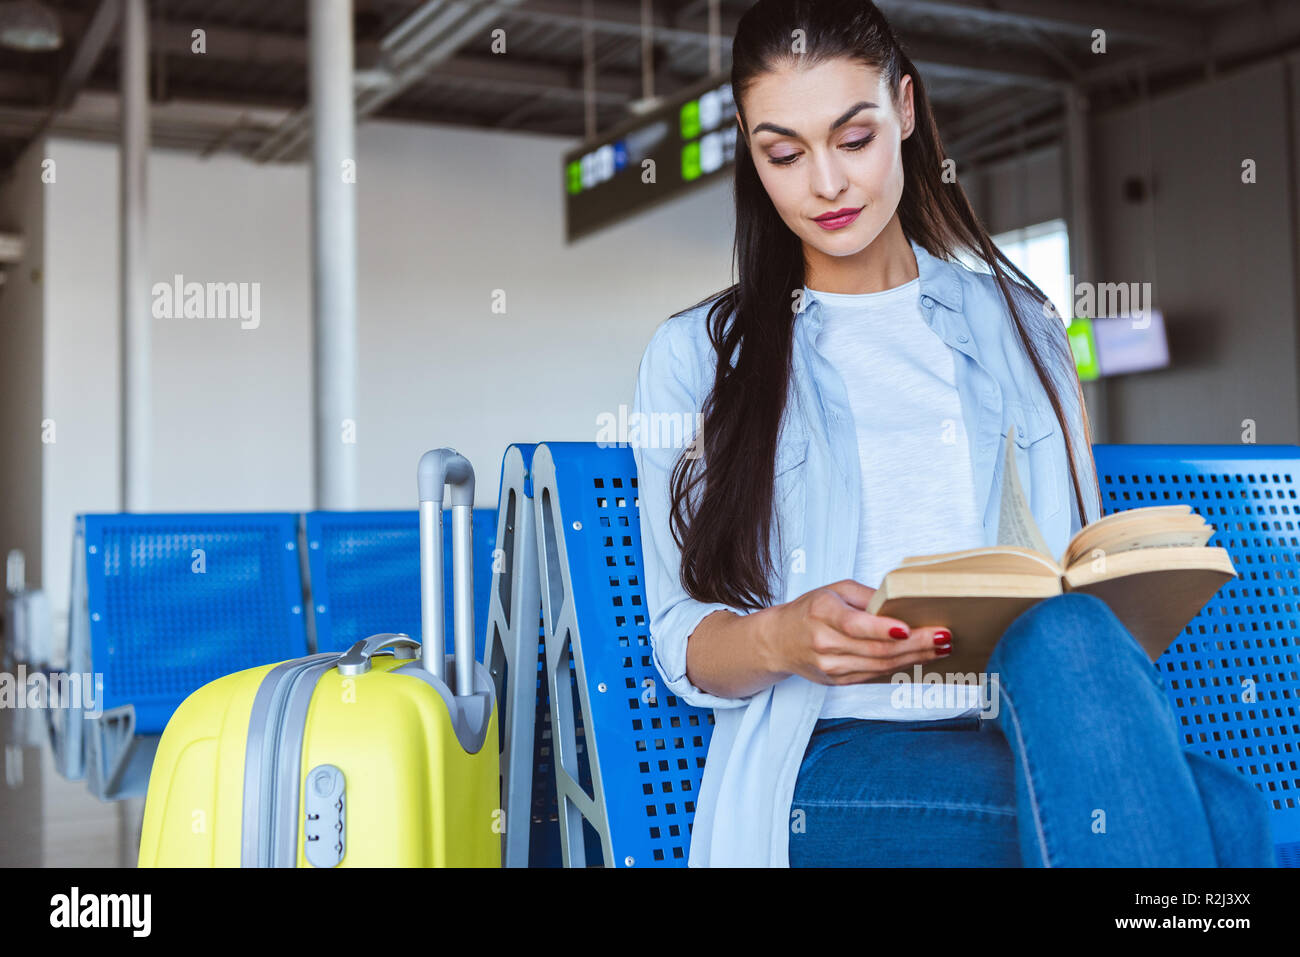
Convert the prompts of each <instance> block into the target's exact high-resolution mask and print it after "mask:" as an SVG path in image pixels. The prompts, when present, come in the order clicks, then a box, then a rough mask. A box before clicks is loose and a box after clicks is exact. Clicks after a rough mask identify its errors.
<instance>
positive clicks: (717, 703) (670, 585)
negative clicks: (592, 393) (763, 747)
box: [631, 319, 750, 708]
mask: <svg viewBox="0 0 1300 957" xmlns="http://www.w3.org/2000/svg"><path fill="white" fill-rule="evenodd" d="M683 333H684V327H683V326H682V325H681V324H680V323H679V322H675V321H674V320H672V319H670V320H668V321H667V322H665V323H663V324H661V325H660V326H659V328H658V329H657V330H656V331H655V334H654V335H653V336H652V337H651V339H650V344H649V345H648V346H647V347H646V350H645V354H644V355H643V356H642V357H641V364H640V367H639V369H638V371H637V385H636V393H635V396H634V397H633V400H632V415H631V421H632V422H633V423H635V425H636V433H635V437H634V439H633V441H632V454H633V457H634V458H635V460H636V471H637V499H638V502H639V520H640V526H641V552H642V572H643V576H644V582H645V592H646V602H647V605H648V610H649V614H650V645H651V649H652V658H653V661H654V664H655V668H657V669H658V671H659V674H660V675H661V676H662V677H663V680H664V684H665V685H666V686H667V688H668V690H669V691H670V692H672V693H673V694H674V695H676V696H677V697H679V698H681V699H682V700H683V701H685V702H686V703H687V704H689V705H694V706H695V707H699V708H739V707H743V706H745V705H747V704H748V703H749V700H750V699H749V697H744V698H727V697H723V696H720V695H715V694H710V693H709V692H707V691H702V690H701V689H700V688H698V687H696V686H695V685H694V684H692V683H691V681H690V679H689V678H687V677H686V642H687V639H689V638H690V636H691V634H692V633H693V632H694V631H695V629H696V627H697V626H698V625H699V623H700V622H701V621H703V620H704V619H705V618H706V617H707V616H709V615H711V614H712V613H713V612H715V611H730V612H734V613H735V614H737V615H743V614H747V612H746V611H745V610H743V609H739V608H733V607H731V606H730V605H727V604H723V603H720V602H702V601H697V600H696V599H694V598H692V597H691V596H690V595H689V594H687V592H686V590H685V588H683V587H682V584H681V551H680V549H679V548H678V547H677V543H676V542H675V541H674V540H673V537H672V531H671V528H670V526H669V520H668V517H669V512H670V508H671V499H670V483H671V479H672V472H673V466H674V464H675V463H676V461H677V459H678V457H679V456H680V455H681V453H682V450H683V449H684V448H685V447H686V446H687V445H689V444H690V441H691V439H692V438H693V436H694V432H695V425H696V421H697V415H698V413H699V411H700V408H701V405H702V402H701V401H700V398H701V397H700V394H699V389H698V386H697V385H696V382H697V381H699V379H700V378H701V377H702V373H703V372H704V371H706V370H703V369H700V368H696V366H697V365H698V363H696V362H694V361H692V360H691V359H689V358H688V356H689V351H690V350H688V349H685V348H683V346H682V344H681V343H680V342H678V341H677V340H678V338H679V337H680V336H681V335H682V334H683Z"/></svg>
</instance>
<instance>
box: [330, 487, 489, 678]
mask: <svg viewBox="0 0 1300 957" xmlns="http://www.w3.org/2000/svg"><path fill="white" fill-rule="evenodd" d="M304 518H305V528H306V542H307V564H308V568H309V573H308V584H309V586H310V592H311V604H310V607H309V611H310V614H311V621H312V624H313V628H312V631H313V633H314V634H315V638H316V646H315V650H316V651H347V650H348V648H350V647H351V646H352V645H353V644H354V643H355V642H358V641H361V640H363V639H365V638H368V637H370V636H371V635H375V634H379V633H381V632H400V633H402V634H406V635H410V636H411V637H412V638H415V639H417V640H419V639H420V633H421V625H420V525H419V513H418V512H417V511H416V510H414V509H412V510H410V511H373V512H365V511H357V512H341V511H340V512H334V511H316V512H308V513H307V514H306V516H305V517H304ZM443 520H444V521H445V522H446V523H447V528H448V529H450V527H451V510H450V509H443ZM496 526H497V511H496V509H493V508H476V509H474V515H473V527H474V629H475V635H474V657H475V658H477V659H478V660H479V661H482V660H483V647H484V642H483V635H484V622H486V621H487V610H488V592H489V590H490V589H491V586H492V552H493V549H494V548H495V547H496ZM451 557H452V553H451V535H450V534H447V535H444V536H443V573H444V579H445V582H446V589H447V590H446V594H447V595H451V594H452V588H451V574H452V561H451ZM452 615H453V609H452V606H451V601H450V599H448V602H447V608H446V636H447V653H448V654H451V653H452V652H453V651H454V650H455V649H454V648H453V647H452V645H453V642H454V640H455V638H454V636H455V629H454V628H453V626H452Z"/></svg>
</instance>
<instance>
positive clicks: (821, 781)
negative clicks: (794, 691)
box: [790, 594, 1276, 867]
mask: <svg viewBox="0 0 1300 957" xmlns="http://www.w3.org/2000/svg"><path fill="white" fill-rule="evenodd" d="M954 640H955V641H961V635H960V634H959V633H958V634H954ZM941 668H942V659H936V660H935V661H933V662H931V663H930V664H928V665H927V666H925V667H924V668H923V670H924V671H927V672H928V671H937V670H940V669H941ZM988 672H989V673H990V674H996V675H997V676H998V681H997V688H996V697H997V709H996V715H986V716H981V715H978V714H977V715H972V716H970V717H965V718H948V719H941V720H937V721H888V720H864V719H861V718H833V719H829V720H827V719H822V720H819V721H818V722H817V724H816V726H815V727H814V729H813V735H812V738H811V740H810V741H809V742H808V748H807V750H806V751H805V753H804V757H803V763H802V765H801V766H800V769H799V777H798V779H797V781H796V783H795V789H794V800H793V806H792V813H791V834H790V866H791V867H1022V866H1023V867H1117V866H1118V867H1274V866H1276V858H1275V852H1274V850H1273V839H1272V834H1271V832H1270V827H1269V805H1268V802H1267V800H1266V799H1265V797H1264V796H1263V795H1262V794H1261V793H1260V792H1259V790H1258V789H1257V788H1256V787H1255V785H1254V784H1252V783H1251V782H1250V781H1249V779H1247V778H1246V777H1245V776H1244V775H1242V774H1240V773H1238V772H1237V771H1236V770H1235V769H1234V768H1233V767H1232V766H1230V765H1229V764H1226V763H1224V762H1222V761H1219V760H1216V759H1214V758H1211V757H1208V756H1206V755H1203V754H1201V753H1199V752H1194V751H1188V750H1185V749H1184V747H1183V743H1182V736H1181V734H1180V733H1179V729H1178V722H1177V718H1176V717H1175V715H1174V713H1173V710H1172V708H1171V707H1170V705H1169V701H1168V699H1167V697H1166V693H1165V690H1164V686H1163V685H1162V683H1161V680H1160V675H1159V672H1158V671H1157V670H1156V668H1155V667H1154V666H1153V665H1152V664H1151V659H1150V658H1149V657H1148V656H1147V654H1146V652H1144V651H1143V650H1142V648H1141V646H1140V645H1138V643H1137V641H1136V640H1135V639H1134V638H1133V636H1132V635H1130V634H1129V633H1128V631H1127V630H1126V629H1125V628H1124V626H1123V625H1122V624H1121V623H1120V621H1119V619H1117V618H1116V617H1115V615H1114V614H1113V613H1112V612H1111V610H1110V609H1109V608H1108V607H1107V606H1106V604H1105V603H1104V602H1103V601H1101V600H1100V599H1098V598H1094V597H1092V596H1090V595H1082V594H1065V595H1061V596H1058V597H1054V598H1049V599H1047V600H1045V601H1042V602H1039V603H1038V604H1037V605H1035V606H1034V607H1032V608H1030V609H1029V610H1028V611H1026V612H1025V613H1024V614H1022V615H1021V616H1020V617H1018V618H1017V619H1016V620H1015V621H1014V622H1013V623H1012V624H1011V626H1010V627H1009V628H1008V629H1007V630H1006V632H1005V633H1004V634H1003V636H1002V638H1001V639H1000V640H999V642H998V645H997V647H996V648H995V649H994V652H993V657H992V658H991V659H990V662H989V666H988ZM993 687H994V686H993V685H992V684H990V686H989V688H990V696H992V695H993V693H994V692H993Z"/></svg>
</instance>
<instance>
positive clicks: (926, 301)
mask: <svg viewBox="0 0 1300 957" xmlns="http://www.w3.org/2000/svg"><path fill="white" fill-rule="evenodd" d="M921 305H923V306H925V308H927V309H929V308H930V307H931V306H933V305H934V300H933V299H931V298H930V297H929V296H922V297H921Z"/></svg>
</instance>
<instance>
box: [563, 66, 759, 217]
mask: <svg viewBox="0 0 1300 957" xmlns="http://www.w3.org/2000/svg"><path fill="white" fill-rule="evenodd" d="M735 157H736V105H735V101H734V100H733V99H732V97H731V84H730V83H720V82H718V80H717V79H716V78H715V79H712V80H710V81H708V82H706V83H701V84H698V85H696V86H694V87H690V88H688V89H687V90H685V91H683V92H682V93H681V94H679V95H676V96H674V97H673V99H672V100H671V101H669V102H667V103H665V104H664V105H662V106H660V107H658V108H656V109H654V110H652V111H650V112H649V113H646V114H645V115H643V116H637V117H633V118H632V119H629V120H627V121H626V122H624V123H620V124H619V125H618V126H616V127H614V128H613V129H611V130H610V131H609V132H608V133H606V134H604V135H603V136H601V138H600V139H598V140H596V141H594V142H588V143H584V144H583V145H582V146H580V147H578V148H577V149H574V150H571V151H570V152H569V153H567V154H565V157H564V189H565V204H564V224H565V238H566V239H567V241H568V242H573V241H574V240H575V239H579V238H581V237H583V236H587V235H590V234H591V233H594V232H596V231H598V230H600V229H602V228H603V227H605V226H608V225H610V224H612V223H616V222H618V221H620V220H622V219H626V218H627V217H629V216H633V215H635V214H637V213H640V212H644V211H645V210H647V209H650V208H652V207H654V206H657V205H659V204H660V203H664V202H667V201H668V200H671V199H674V198H675V197H677V196H680V195H682V194H683V193H685V192H687V191H689V190H691V189H693V188H695V187H696V186H700V185H703V184H704V183H708V182H711V181H713V180H715V179H716V178H717V177H719V176H722V175H726V173H727V172H728V171H729V169H730V166H731V164H732V162H734V160H735Z"/></svg>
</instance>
